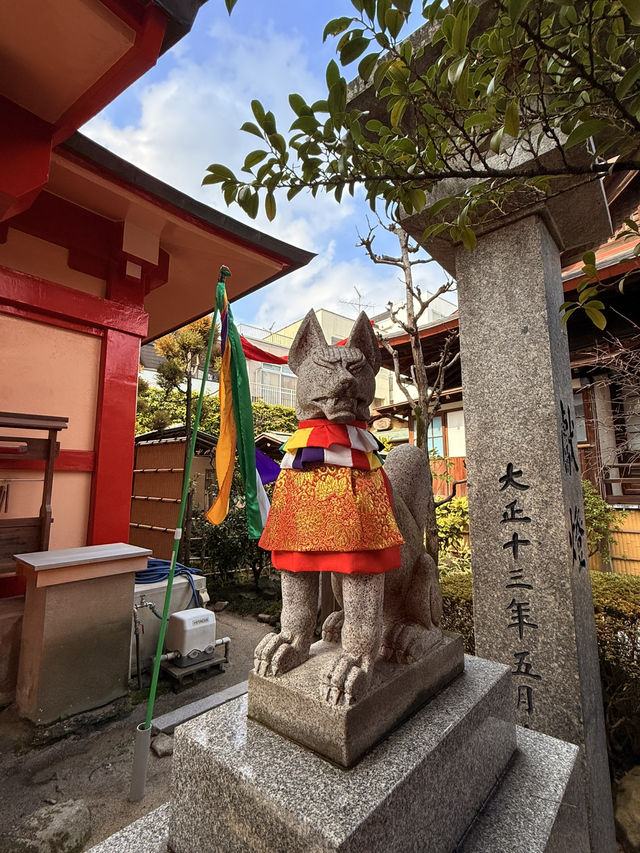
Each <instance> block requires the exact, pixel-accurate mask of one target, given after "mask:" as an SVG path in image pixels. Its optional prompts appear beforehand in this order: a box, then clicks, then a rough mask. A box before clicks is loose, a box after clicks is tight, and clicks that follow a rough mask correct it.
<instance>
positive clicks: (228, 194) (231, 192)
mask: <svg viewBox="0 0 640 853" xmlns="http://www.w3.org/2000/svg"><path fill="white" fill-rule="evenodd" d="M222 194H223V195H224V201H225V204H226V205H227V207H228V206H229V205H230V204H231V202H232V201H235V198H236V187H235V185H234V184H225V185H224V186H223V188H222Z"/></svg>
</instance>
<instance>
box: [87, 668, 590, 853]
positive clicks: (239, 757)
mask: <svg viewBox="0 0 640 853" xmlns="http://www.w3.org/2000/svg"><path fill="white" fill-rule="evenodd" d="M510 678H511V676H510V674H509V670H508V669H507V668H506V667H503V666H501V665H500V664H495V663H490V662H488V661H483V660H481V659H479V658H467V659H466V666H465V671H464V673H463V674H462V675H461V676H460V678H458V679H456V681H454V682H453V683H452V684H451V685H450V686H449V687H447V688H446V689H445V690H443V691H442V693H440V694H439V695H438V696H436V697H435V698H434V699H433V700H432V701H431V702H430V703H429V704H428V705H427V706H426V707H425V708H423V709H422V710H420V711H418V712H417V713H416V714H415V715H414V716H413V717H412V718H411V719H410V720H409V721H407V722H406V723H405V724H404V725H403V726H402V728H401V729H398V730H397V731H395V732H394V733H393V734H392V735H391V736H390V737H389V738H388V739H387V740H386V741H384V742H383V743H381V744H379V745H378V746H377V747H376V748H375V749H373V750H372V751H371V752H370V753H369V754H368V755H367V756H365V758H363V759H362V761H361V762H360V763H359V764H358V765H357V766H356V767H354V768H352V769H351V770H342V769H340V768H338V767H336V766H334V765H333V764H329V763H328V762H326V761H324V760H322V759H320V758H318V757H317V756H315V755H313V754H312V753H309V752H308V751H307V750H305V749H303V748H302V747H300V746H298V745H297V744H294V743H292V742H290V741H287V740H285V739H283V738H282V737H280V736H279V735H276V734H275V733H274V732H271V731H270V730H268V729H266V728H265V727H264V726H262V725H260V724H258V723H256V722H254V721H252V720H248V719H247V717H246V697H241V698H238V699H235V700H233V701H232V702H229V703H227V704H226V705H224V706H221V707H219V708H216V709H215V710H213V711H210V712H209V713H207V714H203V715H202V716H201V717H199V718H197V719H194V720H192V721H191V722H189V723H186V724H185V725H183V726H180V727H179V728H178V729H177V730H176V737H175V749H174V757H173V761H174V766H173V773H174V785H173V793H172V801H171V804H167V805H165V806H163V807H162V808H161V809H158V810H156V811H155V812H152V813H151V814H150V815H148V816H147V817H145V818H142V819H141V820H138V821H136V822H135V823H134V824H132V825H131V826H129V827H127V828H126V829H124V830H122V831H121V832H118V833H116V834H115V835H113V836H111V838H108V839H107V840H106V841H104V842H102V843H101V844H99V845H97V846H96V847H93V848H91V850H90V851H89V853H128V852H129V851H130V850H137V851H140V853H165V851H171V853H214V851H216V853H219V851H222V850H224V851H225V853H285V851H286V853H331V851H335V853H338V851H340V853H364V851H366V853H387V851H390V850H393V851H394V853H404V851H406V853H408V852H409V851H416V850H419V851H421V853H423V851H424V853H451V851H453V850H454V849H455V850H457V851H458V853H497V851H503V850H504V851H506V850H510V851H514V853H584V851H585V850H588V849H589V847H588V844H589V840H588V834H587V819H586V811H585V806H584V793H583V783H582V775H581V771H580V767H579V750H578V748H577V747H575V746H573V745H572V744H567V743H564V742H562V741H558V740H555V739H554V738H550V737H547V736H546V735H542V734H539V733H538V732H532V731H529V730H526V729H521V728H518V727H515V726H514V725H513V723H512V722H511V720H510V719H509V715H510V711H509V709H510V703H509V702H508V701H507V698H508V696H509V691H510ZM505 714H506V716H505Z"/></svg>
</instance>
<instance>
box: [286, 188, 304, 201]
mask: <svg viewBox="0 0 640 853" xmlns="http://www.w3.org/2000/svg"><path fill="white" fill-rule="evenodd" d="M303 189H304V187H301V186H300V187H289V189H288V190H287V201H291V199H292V198H295V197H296V196H297V195H298V193H299V192H302V190H303Z"/></svg>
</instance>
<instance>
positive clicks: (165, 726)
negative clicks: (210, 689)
mask: <svg viewBox="0 0 640 853" xmlns="http://www.w3.org/2000/svg"><path fill="white" fill-rule="evenodd" d="M247 687H248V684H247V682H246V681H240V682H239V683H238V684H233V685H232V686H231V687H227V689H226V690H220V691H219V692H218V693H213V694H212V695H211V696H205V697H204V699H198V701H197V702H190V703H189V704H188V705H184V706H183V707H182V708H176V709H175V711H169V712H168V713H167V714H162V716H160V717H156V718H155V719H154V720H151V728H152V729H156V730H157V731H159V732H164V733H165V734H173V732H174V729H175V727H176V726H181V725H182V724H183V723H186V722H188V721H189V720H193V718H194V717H198V716H200V714H205V713H206V712H207V711H211V710H212V709H213V708H217V707H218V705H224V704H225V702H230V701H231V699H237V698H238V696H244V694H245V693H246V692H247Z"/></svg>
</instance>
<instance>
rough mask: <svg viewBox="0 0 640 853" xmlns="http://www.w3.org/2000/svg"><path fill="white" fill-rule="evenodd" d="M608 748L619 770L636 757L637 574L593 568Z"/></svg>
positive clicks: (639, 721) (639, 750)
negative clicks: (617, 573) (607, 572)
mask: <svg viewBox="0 0 640 853" xmlns="http://www.w3.org/2000/svg"><path fill="white" fill-rule="evenodd" d="M591 582H592V586H593V607H594V612H595V619H596V632H597V639H598V655H599V658H600V678H601V681H602V698H603V702H604V717H605V727H606V732H607V748H608V751H609V759H610V761H611V766H612V769H613V771H614V773H615V775H616V776H620V775H622V774H623V773H624V772H625V771H627V770H629V769H630V768H631V767H633V766H634V764H637V763H638V762H639V761H640V578H637V577H632V576H629V575H616V574H603V573H602V572H592V573H591Z"/></svg>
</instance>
